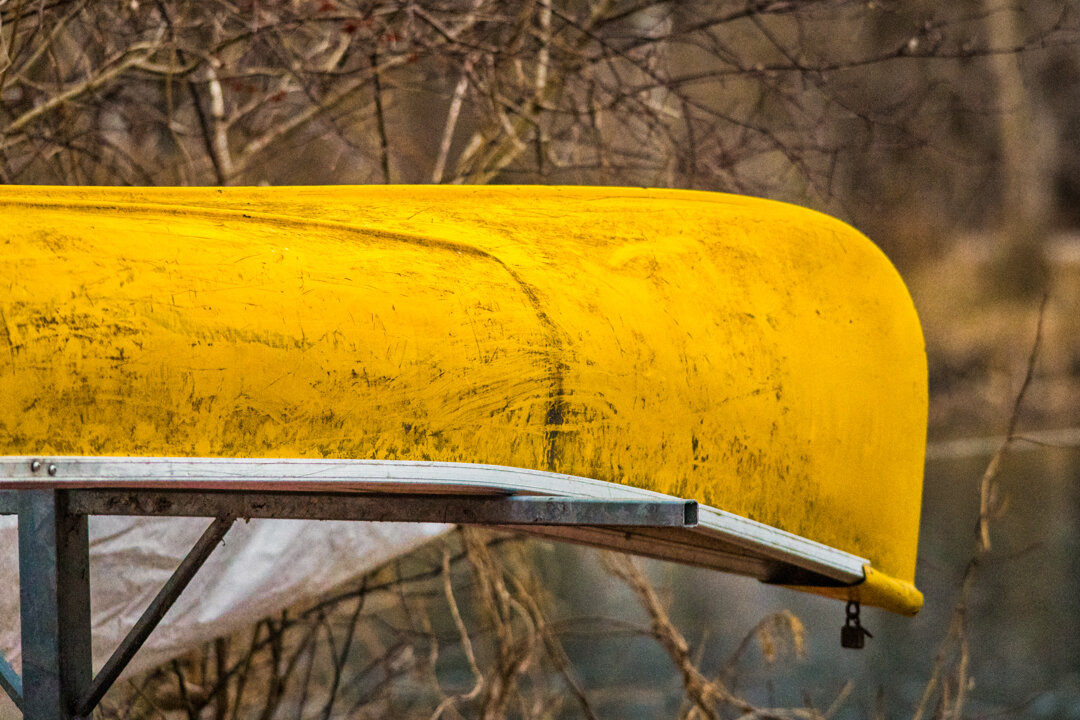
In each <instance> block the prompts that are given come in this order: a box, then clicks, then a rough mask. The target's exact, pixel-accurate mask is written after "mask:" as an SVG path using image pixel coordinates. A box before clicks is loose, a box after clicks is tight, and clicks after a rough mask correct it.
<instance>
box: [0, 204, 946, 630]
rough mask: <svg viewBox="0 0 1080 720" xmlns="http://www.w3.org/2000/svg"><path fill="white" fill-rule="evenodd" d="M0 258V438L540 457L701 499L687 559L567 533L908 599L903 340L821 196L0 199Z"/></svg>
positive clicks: (583, 473) (111, 448)
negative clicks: (790, 200) (734, 552)
mask: <svg viewBox="0 0 1080 720" xmlns="http://www.w3.org/2000/svg"><path fill="white" fill-rule="evenodd" d="M0 268H2V271H3V278H4V285H3V288H2V289H0V455H5V456H12V457H24V456H91V457H101V456H110V457H111V456H123V457H141V458H146V457H159V458H160V457H171V458H249V459H265V458H293V459H311V460H319V461H340V460H363V461H367V462H369V463H375V465H374V466H372V467H379V465H378V463H394V462H403V461H404V462H410V463H420V464H424V463H426V464H427V465H426V467H428V468H435V471H432V472H434V474H435V475H438V474H439V473H438V472H436V471H438V469H439V468H448V467H452V468H456V469H455V470H453V472H451V473H450V474H451V475H452V474H453V473H454V472H458V470H460V469H461V468H460V466H457V465H454V466H450V465H447V463H455V464H460V463H466V464H469V465H471V466H477V467H479V466H494V467H495V468H518V469H524V470H527V471H540V473H541V474H540V475H536V474H534V475H529V476H528V477H529V478H534V479H536V478H539V479H538V480H536V481H537V482H540V483H541V484H542V482H543V473H548V474H549V475H550V477H553V478H554V477H556V476H558V477H560V478H563V479H562V480H558V479H556V480H554V481H553V482H556V483H568V484H567V485H566V488H570V487H571V486H573V488H576V489H574V490H572V491H571V490H567V492H568V493H569V494H574V493H578V494H579V495H581V496H583V497H584V496H589V495H590V494H591V493H592V492H593V491H592V490H590V489H589V488H594V489H595V488H601V487H607V486H608V485H612V484H613V485H617V486H620V487H625V488H636V489H640V490H647V491H654V492H659V493H663V494H666V495H673V496H677V497H681V498H687V499H694V500H697V501H699V502H700V503H702V505H703V506H704V507H703V511H704V515H703V518H706V519H707V522H705V521H703V525H704V526H706V527H704V529H703V531H702V532H701V533H699V534H698V535H696V536H695V539H693V540H692V541H689V540H688V541H687V542H686V543H683V544H682V545H683V547H684V549H685V547H695V548H697V549H698V550H701V551H702V553H703V555H702V556H701V557H695V556H694V555H693V553H690V554H687V553H685V552H682V554H680V552H681V551H679V550H678V549H677V548H674V549H671V550H670V551H669V550H667V549H665V547H666V546H665V537H664V536H663V533H662V532H660V531H657V533H655V534H653V535H652V536H651V537H650V536H644V540H643V539H642V537H638V538H637V540H636V541H635V542H636V544H634V543H630V544H623V545H620V544H619V542H617V541H615V540H614V539H612V538H610V537H608V536H603V535H602V534H599V535H595V536H590V535H589V534H588V532H583V533H581V534H579V537H577V539H579V540H580V539H584V540H586V541H591V542H596V543H598V544H608V545H612V546H616V547H618V546H622V547H626V548H627V549H630V550H635V551H638V552H645V553H646V554H654V555H659V556H670V557H673V558H675V559H679V560H684V561H689V562H698V563H699V564H705V565H709V564H712V565H715V566H717V567H722V566H724V564H723V563H722V562H719V561H717V562H710V561H709V560H708V559H707V557H706V556H707V555H708V550H709V547H710V546H709V543H710V542H715V543H716V545H717V548H720V546H721V545H723V544H724V543H725V542H726V543H727V545H726V546H724V548H721V549H722V550H723V551H724V552H726V553H727V554H728V555H731V543H732V542H733V540H732V538H734V542H735V545H736V546H739V547H741V548H742V550H741V552H743V554H744V556H745V557H744V558H743V559H744V561H745V559H746V558H747V557H751V556H754V555H755V553H757V554H758V555H761V556H763V557H774V556H782V555H783V554H784V553H785V552H787V553H788V555H790V556H792V557H795V556H798V555H799V553H800V552H803V551H802V550H796V551H791V547H802V548H804V549H805V548H810V549H809V550H806V551H805V552H803V554H804V555H806V556H807V557H808V558H810V559H809V560H807V561H806V562H802V561H799V560H798V559H797V558H796V559H795V560H793V561H791V562H790V563H788V566H790V567H793V568H796V569H797V568H798V567H803V568H806V569H808V570H810V571H812V572H810V573H809V574H806V575H800V574H799V573H797V572H794V573H784V572H779V573H778V572H776V567H778V566H777V565H775V564H773V565H768V564H760V563H759V564H758V565H753V563H749V564H748V563H747V562H743V563H742V564H741V565H740V564H739V563H738V562H733V563H731V564H730V567H731V569H735V570H737V571H741V572H746V573H748V574H753V575H756V576H759V577H761V579H764V580H767V581H771V582H784V583H789V584H793V583H798V584H803V583H806V582H808V580H807V579H808V578H809V582H810V583H811V584H813V585H818V586H819V587H812V588H806V589H810V590H813V591H815V592H824V593H825V594H830V595H832V596H835V597H839V598H844V599H860V600H861V601H862V602H864V603H867V604H871V605H877V606H880V607H884V608H887V609H889V610H893V611H896V612H901V613H906V614H913V613H914V612H917V610H918V609H919V607H920V605H921V602H922V598H921V595H920V594H919V593H918V591H917V590H916V589H915V588H914V585H913V582H914V573H915V554H916V545H917V541H918V528H919V512H920V500H921V492H922V470H923V452H924V443H925V431H926V412H927V384H926V383H927V380H926V360H925V353H924V347H923V340H922V334H921V330H920V327H919V322H918V319H917V317H916V314H915V310H914V308H913V305H912V302H911V299H910V297H909V295H908V293H907V291H906V289H905V287H904V285H903V283H902V281H901V280H900V278H899V276H898V275H897V273H896V271H895V270H894V269H893V267H892V266H891V265H890V264H889V262H888V260H887V259H886V258H885V257H884V255H883V254H882V253H881V252H880V251H879V250H878V249H877V248H876V247H874V245H873V244H872V243H870V242H869V241H868V240H867V239H866V238H864V237H863V236H861V235H860V234H859V233H858V232H856V231H855V230H853V229H851V228H850V227H848V226H846V225H844V224H843V223H841V222H839V221H837V220H834V219H832V218H829V217H827V216H824V215H821V214H818V213H815V212H812V211H808V210H805V209H802V208H798V207H794V206H790V205H785V204H781V203H776V202H770V201H764V200H758V199H752V198H745V197H737V196H731V195H720V194H712V193H701V192H688V191H658V190H641V189H626V188H568V187H435V186H432V187H392V186H390V187H289V188H222V189H218V188H190V189H182V188H158V189H120V188H28V187H0ZM466 470H467V468H466ZM488 470H490V468H489V469H488ZM488 470H484V471H483V472H488ZM448 472H449V471H448ZM483 472H480V473H479V474H480V475H483ZM369 474H372V475H378V472H373V473H369ZM429 474H430V473H429ZM425 477H426V476H425ZM455 477H457V476H455ZM507 477H510V476H507ZM524 477H525V475H521V476H520V477H519V478H518V479H519V480H520V479H521V478H524ZM429 479H430V478H429ZM458 479H460V478H458ZM526 479H528V478H526ZM596 481H600V482H598V483H597V482H596ZM365 482H367V481H365ZM447 482H449V481H447ZM514 482H517V480H514V479H513V478H511V479H510V480H508V481H507V483H508V488H509V490H511V491H512V489H513V488H512V486H513V484H514ZM530 482H531V480H530ZM575 483H577V484H575ZM526 484H528V483H526ZM0 485H2V487H6V488H9V489H10V488H13V487H18V483H17V482H16V481H13V480H8V481H7V484H0ZM354 485H355V487H357V488H360V489H363V488H366V487H368V485H365V484H364V483H363V482H359V481H356V483H354ZM523 491H528V492H535V491H537V490H536V488H533V489H531V490H530V489H529V488H523ZM597 492H598V493H599V495H603V492H601V491H599V490H598V491H597ZM710 513H711V514H710ZM708 518H712V519H708ZM710 523H712V524H713V525H715V526H716V527H720V526H721V525H723V527H725V528H729V530H730V528H732V527H734V528H736V529H735V530H731V531H730V532H728V531H727V530H725V531H724V532H728V535H724V536H723V537H721V535H720V534H717V533H720V532H721V531H720V530H716V532H713V531H712V530H709V527H712V525H710ZM724 523H726V525H724ZM740 523H742V524H741V525H740ZM738 528H746V530H745V532H744V531H743V530H739V529H738ZM586 530H587V529H586ZM710 533H712V534H710ZM732 533H734V535H732ZM739 533H743V536H745V537H744V538H743V540H742V541H740V540H739V537H743V536H740V535H739ZM553 534H559V533H558V532H554V533H553ZM563 534H564V535H565V534H567V533H565V532H564V533H563ZM569 534H570V535H573V533H569ZM605 537H607V539H605ZM710 538H712V539H710ZM781 546H783V547H781ZM789 546H790V547H789ZM785 548H786V549H785ZM770 552H771V553H772V556H770V555H769V553H770ZM778 553H779V555H777V554H778ZM792 553H794V555H792ZM830 553H832V554H833V555H835V557H837V558H840V560H836V561H835V562H832V561H829V560H828V559H827V558H826V560H822V559H821V557H820V556H829V555H830ZM815 554H816V556H815ZM785 557H786V556H785ZM815 557H816V559H815ZM830 562H832V564H831V565H830ZM800 563H802V564H800ZM815 563H817V564H815ZM853 563H854V565H853ZM829 567H833V568H834V570H829V569H828V568H829ZM754 568H759V569H757V570H755V569H754ZM822 568H824V569H822ZM836 568H841V569H836Z"/></svg>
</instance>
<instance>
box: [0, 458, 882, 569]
mask: <svg viewBox="0 0 1080 720" xmlns="http://www.w3.org/2000/svg"><path fill="white" fill-rule="evenodd" d="M35 460H37V461H39V462H38V469H37V470H36V471H35V470H32V469H31V467H32V463H33V461H35ZM50 466H55V474H50V470H51V469H52V468H51V467H50ZM31 488H52V489H60V490H63V489H109V488H113V489H120V488H123V489H134V490H138V489H146V490H162V489H179V490H231V491H251V492H267V491H303V492H325V493H363V492H380V493H401V494H403V495H404V494H409V495H415V494H443V493H451V494H465V495H496V496H497V495H507V496H509V495H540V496H553V497H566V498H581V499H592V500H648V499H654V500H679V499H681V498H675V497H673V496H671V495H666V494H663V493H659V492H655V491H652V490H644V489H641V488H635V487H631V486H627V485H620V484H616V483H611V482H606V481H603V480H595V479H592V478H585V477H579V476H575V475H566V474H561V473H553V472H547V471H541V470H531V469H526V468H515V467H507V466H502V465H483V464H473V463H450V462H427V461H407V460H320V459H313V460H309V459H245V458H168V457H85V456H62V457H61V456H57V457H45V456H5V457H0V497H2V495H3V494H4V491H18V490H21V489H31ZM680 532H686V533H690V534H691V535H693V536H696V537H698V538H700V540H701V541H702V542H701V543H697V542H695V543H693V544H692V545H689V544H687V545H686V546H687V547H688V548H692V550H693V551H694V552H695V553H699V554H708V544H709V541H710V540H713V541H715V542H718V543H723V544H725V545H727V546H732V545H733V546H737V547H739V548H743V549H745V550H747V551H748V552H750V553H752V554H760V556H762V557H763V558H765V559H767V560H771V561H774V562H782V563H789V564H791V565H794V566H796V567H799V568H802V569H805V570H808V571H811V572H814V573H818V574H820V575H823V576H825V577H827V578H829V579H831V580H833V581H836V582H838V583H840V584H855V583H859V582H862V581H863V580H864V579H865V572H864V566H866V565H869V561H868V560H866V559H864V558H861V557H858V556H856V555H852V554H850V553H846V552H844V551H842V550H838V549H836V548H833V547H829V546H827V545H824V544H822V543H818V542H815V541H813V540H810V539H808V538H805V537H801V536H799V535H795V534H793V533H789V532H786V531H783V530H780V529H778V528H774V527H771V526H769V525H765V524H763V523H759V522H756V521H754V520H751V519H749V518H745V517H742V516H739V515H735V514H733V513H730V512H725V511H723V510H719V509H717V508H713V507H709V506H706V505H699V506H698V525H697V527H695V528H692V529H686V530H681V531H680ZM702 545H704V547H702ZM717 552H721V551H719V550H718V551H717Z"/></svg>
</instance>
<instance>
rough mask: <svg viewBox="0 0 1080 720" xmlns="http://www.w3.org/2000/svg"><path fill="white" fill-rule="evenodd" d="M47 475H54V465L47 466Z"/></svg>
mask: <svg viewBox="0 0 1080 720" xmlns="http://www.w3.org/2000/svg"><path fill="white" fill-rule="evenodd" d="M49 474H50V475H55V474H56V466H55V465H49Z"/></svg>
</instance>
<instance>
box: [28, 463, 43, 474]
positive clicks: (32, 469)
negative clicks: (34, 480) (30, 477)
mask: <svg viewBox="0 0 1080 720" xmlns="http://www.w3.org/2000/svg"><path fill="white" fill-rule="evenodd" d="M40 469H41V461H40V460H31V461H30V472H37V471H38V470H40Z"/></svg>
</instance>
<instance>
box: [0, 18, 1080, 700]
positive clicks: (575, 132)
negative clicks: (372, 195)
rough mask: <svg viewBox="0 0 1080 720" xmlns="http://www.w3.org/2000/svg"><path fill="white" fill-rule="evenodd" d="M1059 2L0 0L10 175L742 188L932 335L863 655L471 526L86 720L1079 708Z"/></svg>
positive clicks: (171, 671) (803, 603)
mask: <svg viewBox="0 0 1080 720" xmlns="http://www.w3.org/2000/svg"><path fill="white" fill-rule="evenodd" d="M1077 12H1078V7H1077V4H1076V3H1075V2H1074V1H1073V0H1025V1H1023V2H1021V1H1020V0H956V1H954V2H936V1H934V0H911V1H909V2H899V1H894V0H863V1H860V2H855V1H853V0H748V1H745V2H743V1H739V2H725V1H722V0H712V1H705V0H700V1H699V0H685V1H682V2H661V1H658V0H520V1H516V2H511V1H509V0H441V1H437V0H431V1H427V0H425V1H410V0H398V1H394V0H388V1H386V2H367V1H364V0H235V1H232V2H228V1H224V0H205V1H200V2H192V1H183V0H124V1H122V2H121V1H119V0H97V1H91V0H0V181H2V182H5V183H23V184H83V185H93V184H120V185H125V184H130V185H256V184H271V185H284V184H331V183H356V184H365V183H390V182H392V183H432V182H435V183H438V182H446V183H543V184H558V183H564V184H598V185H644V186H658V187H679V188H694V189H701V190H713V191H725V192H737V193H746V194H752V195H761V196H767V197H771V198H775V199H780V200H786V201H790V202H795V203H799V204H802V205H806V206H809V207H813V208H817V209H820V210H823V211H826V212H829V213H831V214H834V215H836V216H838V217H840V218H842V219H844V220H846V221H848V222H850V223H851V224H853V225H855V226H856V227H858V228H860V229H861V230H863V231H864V232H866V233H867V234H868V235H869V236H870V237H871V238H873V239H874V240H875V242H877V243H878V244H879V245H880V246H881V247H882V248H883V249H884V250H885V252H886V253H887V254H888V255H889V256H890V257H891V258H892V259H893V261H894V262H895V263H896V265H897V266H898V268H899V269H900V270H901V273H902V274H903V275H904V276H905V279H906V280H907V282H908V284H909V287H910V288H911V290H912V294H913V296H914V298H915V301H916V304H917V306H918V307H919V310H920V313H921V315H922V318H923V322H924V327H925V332H926V340H927V351H928V357H929V360H930V370H931V376H930V377H931V394H932V397H931V426H930V452H929V457H928V463H927V478H926V492H925V497H924V507H925V510H924V529H923V537H922V546H921V551H920V560H919V562H920V569H919V578H918V582H919V584H920V586H921V587H922V588H923V589H924V591H925V592H926V594H927V609H926V610H925V611H924V613H923V614H922V615H921V616H920V617H919V618H917V619H916V620H914V621H910V620H905V619H899V618H892V617H888V616H884V615H873V616H871V618H870V619H869V620H868V622H869V623H870V624H871V626H872V629H873V630H874V631H875V639H874V640H873V641H871V643H870V648H869V649H868V650H866V651H864V652H863V653H861V654H852V653H843V652H841V651H840V650H839V649H838V648H837V647H836V645H837V637H836V635H837V632H838V628H839V625H840V624H841V621H842V616H841V613H840V611H839V610H838V609H837V608H836V607H835V606H834V605H833V604H832V603H828V602H827V601H823V600H817V599H814V598H803V597H801V596H798V597H796V596H794V595H793V594H791V593H787V592H786V591H783V590H778V589H773V588H769V587H765V586H760V585H757V584H755V583H751V582H748V581H744V580H741V579H738V578H728V577H723V576H717V575H712V574H708V573H702V572H698V571H695V570H691V569H686V568H677V567H674V566H669V565H664V564H660V563H641V564H640V568H643V570H641V569H635V566H631V565H626V564H625V562H626V561H625V560H621V559H618V558H611V557H607V559H605V556H602V555H601V554H599V553H596V552H594V551H590V550H584V549H578V548H571V547H567V546H556V545H547V544H542V543H537V542H524V541H520V540H512V539H507V538H503V537H500V536H485V535H476V534H470V533H465V534H460V533H459V534H455V535H453V536H451V537H450V538H449V539H448V540H447V541H446V542H445V543H444V544H442V545H438V546H432V547H429V548H427V549H425V550H424V551H422V552H421V553H419V554H417V555H416V556H414V557H410V558H405V559H403V560H402V561H401V562H399V563H396V564H395V565H394V566H393V567H390V568H384V569H382V570H380V571H379V572H378V573H376V574H375V575H374V576H372V577H371V578H368V579H365V581H364V583H363V584H362V585H360V586H359V587H358V588H352V589H346V590H343V591H342V594H341V595H340V596H338V597H336V598H330V599H328V600H327V601H326V603H325V604H323V605H320V606H317V607H316V608H298V609H295V610H293V611H290V612H291V614H289V613H286V614H285V615H283V616H282V617H280V618H274V619H267V620H265V621H264V622H263V623H261V624H260V625H259V627H258V628H255V629H254V630H253V633H252V635H251V636H250V637H247V638H229V639H222V640H221V641H219V642H217V643H215V644H214V645H213V646H212V647H208V648H205V649H203V650H200V651H197V652H193V653H192V655H191V657H188V658H185V659H183V660H182V661H178V662H177V663H175V664H174V665H173V666H172V667H170V668H162V669H161V670H160V671H159V672H157V673H154V674H152V675H150V676H147V677H144V678H140V679H137V680H135V681H132V682H131V683H129V684H128V685H127V686H125V687H123V688H118V689H117V690H116V691H115V692H114V694H113V695H112V696H110V698H109V701H108V704H107V709H106V711H105V714H106V715H110V716H111V715H116V716H117V717H118V718H124V719H125V720H126V718H128V717H159V716H168V717H173V716H177V717H183V716H184V715H185V714H186V715H187V716H188V717H189V718H190V720H195V718H197V717H210V716H213V717H214V718H215V720H226V718H228V719H229V720H238V719H239V718H245V719H246V718H254V717H257V718H259V720H270V718H277V717H296V718H297V719H298V720H301V719H303V718H311V717H316V716H320V717H323V718H325V719H327V720H328V719H329V718H331V717H341V716H347V717H368V716H376V715H385V714H395V715H409V716H414V715H415V716H417V717H419V716H424V717H457V716H466V717H473V716H477V717H479V716H481V715H482V716H484V717H504V716H510V717H582V716H583V717H590V718H591V717H634V716H636V717H656V716H680V717H751V716H757V717H767V716H775V717H824V716H828V715H830V714H836V715H838V716H842V717H909V716H910V717H960V716H969V717H991V716H993V717H1005V716H1021V717H1025V716H1032V717H1062V718H1065V717H1069V718H1073V717H1080V621H1078V620H1077V618H1078V617H1080V614H1078V610H1080V607H1078V604H1080V601H1078V600H1077V597H1080V582H1078V581H1077V576H1078V573H1080V560H1077V558H1078V557H1080V547H1078V545H1080V540H1078V537H1080V532H1078V526H1077V521H1078V515H1080V492H1078V490H1077V482H1076V481H1077V479H1078V476H1080V457H1078V452H1077V449H1076V448H1077V445H1078V444H1080V430H1077V426H1080V412H1078V409H1080V82H1078V80H1080V44H1078V40H1080V34H1078V33H1080V17H1078V15H1077ZM1043 296H1046V297H1048V298H1049V300H1048V302H1047V304H1046V310H1045V313H1044V315H1043V317H1042V320H1043V324H1044V330H1043V337H1042V343H1041V346H1040V352H1039V354H1038V357H1037V358H1036V362H1035V364H1034V366H1033V375H1032V382H1031V383H1030V385H1029V386H1028V388H1027V397H1026V399H1025V403H1024V405H1023V407H1022V412H1021V414H1020V416H1019V426H1018V429H1019V432H1020V433H1021V434H1024V435H1025V436H1026V437H1027V438H1028V440H1027V441H1021V442H1018V443H1014V449H1015V450H1017V451H1023V452H1015V453H1014V454H1013V455H1011V456H1009V457H1007V458H1005V459H1004V462H1003V463H1002V465H1001V467H1000V469H999V472H998V475H997V477H996V481H995V483H994V488H995V489H996V495H995V500H994V503H993V506H994V507H995V508H996V509H998V510H999V512H998V513H997V515H1000V517H998V518H996V519H995V523H996V526H997V528H998V529H997V530H996V532H997V533H998V535H997V540H996V542H995V544H994V546H993V547H992V548H982V549H979V548H978V547H977V546H976V542H975V535H974V533H973V529H974V527H975V525H976V520H977V519H978V518H979V516H980V498H979V481H978V480H979V476H980V474H981V472H982V467H983V466H984V465H985V464H986V462H987V461H988V459H989V457H990V455H991V454H992V452H993V450H994V448H995V447H997V444H998V441H997V440H996V439H995V436H998V435H1000V434H1001V433H1003V432H1004V431H1005V429H1006V426H1007V425H1008V420H1009V417H1010V414H1011V413H1012V408H1013V402H1014V399H1015V396H1016V394H1017V392H1018V391H1019V389H1020V386H1021V382H1022V380H1023V377H1024V371H1025V367H1026V364H1027V362H1028V358H1029V354H1030V352H1031V347H1032V338H1033V336H1034V333H1035V326H1036V318H1037V316H1038V314H1039V310H1038V308H1039V306H1040V298H1041V297H1043ZM973 557H974V558H976V559H977V563H976V565H975V567H977V569H978V571H979V572H978V575H977V576H976V577H975V579H974V581H973V582H972V584H971V585H970V587H969V593H968V594H966V595H959V597H960V598H961V600H962V601H963V602H962V604H961V605H960V612H959V614H957V613H954V602H955V601H956V599H957V597H958V593H960V592H961V590H960V589H961V588H962V587H963V586H964V577H965V568H970V567H972V566H971V565H969V561H970V560H971V559H972V558H973ZM455 596H459V597H460V599H458V600H457V601H455V600H454V598H455ZM793 613H794V614H793ZM661 615H662V617H661ZM957 617H960V618H961V620H962V621H961V622H960V625H957V624H956V623H957V620H956V618H957ZM763 618H764V620H763ZM957 628H959V630H957ZM470 636H472V639H471V640H470ZM942 638H946V639H947V640H948V642H947V643H946V644H945V645H943V646H942V647H943V652H941V653H937V648H938V647H939V645H938V644H939V642H940V641H941V639H942ZM935 658H936V659H935ZM935 671H939V676H940V677H939V680H934V677H935V676H934V673H935ZM695 673H697V675H695ZM928 683H929V685H928ZM928 688H929V691H928ZM763 707H774V708H775V707H785V708H788V709H785V710H774V711H764V710H762V709H761V708H763ZM3 711H4V710H3V708H0V712H3ZM7 712H8V713H9V714H10V712H11V711H10V708H9V709H8V710H7Z"/></svg>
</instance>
